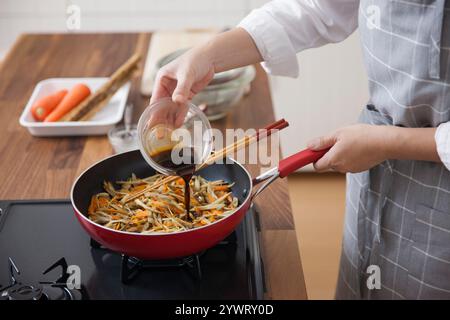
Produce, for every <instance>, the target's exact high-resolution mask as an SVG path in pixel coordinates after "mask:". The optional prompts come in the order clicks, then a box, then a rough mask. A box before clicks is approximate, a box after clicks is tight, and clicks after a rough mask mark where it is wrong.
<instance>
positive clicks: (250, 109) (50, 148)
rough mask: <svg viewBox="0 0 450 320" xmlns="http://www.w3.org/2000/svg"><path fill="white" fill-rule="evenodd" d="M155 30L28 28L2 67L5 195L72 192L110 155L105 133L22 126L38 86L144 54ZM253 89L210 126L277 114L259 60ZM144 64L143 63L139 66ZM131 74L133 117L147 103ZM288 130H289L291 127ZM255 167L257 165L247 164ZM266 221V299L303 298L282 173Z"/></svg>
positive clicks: (0, 168)
mask: <svg viewBox="0 0 450 320" xmlns="http://www.w3.org/2000/svg"><path fill="white" fill-rule="evenodd" d="M150 40H151V34H145V33H136V34H124V33H119V34H33V35H30V34H25V35H22V36H20V37H19V38H18V39H17V41H16V43H15V45H14V46H13V48H12V49H11V50H10V52H9V53H8V54H7V56H6V57H5V59H4V60H3V63H2V64H1V66H0V128H1V129H0V130H1V131H0V132H1V134H0V157H1V160H0V177H1V178H2V183H1V184H0V199H39V198H67V197H69V191H70V187H71V185H72V182H73V181H74V179H75V178H76V177H77V176H78V175H79V174H80V172H82V171H83V170H84V169H85V168H87V167H88V166H89V165H91V164H92V163H93V162H96V161H98V160H100V159H102V158H104V157H106V156H109V155H111V154H112V148H111V146H110V145H109V142H108V140H107V137H105V136H100V137H64V138H36V137H32V136H31V135H30V134H29V133H28V131H27V130H26V129H25V128H22V127H21V126H20V125H19V117H20V114H21V112H22V110H23V108H24V106H25V104H26V102H27V101H28V99H29V97H30V95H31V93H32V91H33V88H34V86H35V85H36V84H37V82H39V81H40V80H43V79H46V78H52V77H105V76H109V75H110V74H111V73H112V72H113V71H114V70H116V69H117V68H118V67H119V66H120V65H121V64H122V63H123V62H124V61H126V59H128V58H129V57H130V56H131V55H132V54H133V53H135V52H136V53H141V55H142V56H143V57H145V56H146V51H147V48H148V43H149V41H150ZM256 69H257V75H256V78H255V80H254V81H253V82H252V85H251V92H250V94H249V95H248V96H246V97H245V98H244V99H243V100H242V101H241V102H240V103H239V104H238V105H237V106H235V109H234V110H233V112H232V113H231V114H230V115H229V116H228V117H226V118H225V119H222V120H220V121H217V122H214V123H213V126H215V127H217V128H220V129H222V130H224V129H226V128H243V129H247V128H261V127H264V126H265V125H267V124H269V123H271V122H273V121H274V114H273V108H272V101H271V96H270V90H269V84H268V79H267V76H266V75H265V73H264V71H263V70H262V69H261V68H260V67H259V66H257V67H256ZM141 70H142V68H141ZM140 76H141V74H138V75H137V76H136V77H135V78H134V79H133V81H132V87H131V91H130V95H129V98H128V102H131V103H133V104H134V106H135V108H134V114H133V121H134V122H137V120H138V118H139V115H140V114H141V112H142V111H143V110H144V108H145V107H146V106H147V104H148V98H145V97H143V96H141V95H140V93H139V86H140ZM287 130H288V129H287ZM249 170H250V171H251V172H252V174H254V175H256V174H258V173H259V172H260V167H259V166H258V165H251V166H249ZM256 202H257V204H258V207H259V211H260V215H261V226H262V240H263V241H262V250H263V256H264V264H265V270H266V273H267V275H266V281H267V282H268V283H267V288H268V292H267V298H272V299H306V290H305V283H304V279H303V271H302V266H301V261H300V255H299V251H298V245H297V240H296V236H295V231H294V221H293V217H292V211H291V206H290V200H289V194H288V190H287V182H286V181H284V180H281V179H279V180H278V181H276V182H275V183H273V185H272V186H271V187H269V189H267V190H266V191H265V192H264V193H263V194H262V195H261V196H260V197H259V199H257V200H256Z"/></svg>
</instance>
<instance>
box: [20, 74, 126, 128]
mask: <svg viewBox="0 0 450 320" xmlns="http://www.w3.org/2000/svg"><path fill="white" fill-rule="evenodd" d="M107 80H108V78H50V79H46V80H42V81H40V82H39V83H38V84H37V85H36V87H35V88H34V90H33V94H32V95H31V98H30V100H28V103H27V105H26V106H25V109H24V110H23V112H22V115H21V116H20V120H19V122H20V125H22V126H23V127H26V128H27V129H28V131H29V132H30V133H31V134H32V135H33V136H38V137H50V136H87V135H103V134H107V133H108V131H109V130H110V129H111V128H112V127H114V125H115V124H116V123H118V122H119V121H120V120H122V117H123V112H124V110H125V106H126V102H127V98H128V92H129V91H130V83H129V82H128V83H126V84H125V85H123V86H122V87H121V88H120V89H119V90H118V91H117V92H116V93H115V94H114V96H113V97H112V98H111V100H109V102H108V104H107V105H105V106H104V107H103V108H102V109H101V110H99V111H98V112H97V114H95V116H94V117H92V119H90V120H89V121H61V122H60V121H57V122H39V121H36V120H34V118H33V115H32V114H31V106H32V105H33V104H34V102H35V101H36V100H37V99H39V98H41V97H43V96H46V95H48V94H51V93H53V92H55V91H58V90H61V89H67V90H70V89H71V88H72V87H73V86H74V85H75V84H77V83H84V84H86V85H87V86H88V87H89V89H91V92H92V93H94V92H95V91H96V90H97V89H98V88H100V87H101V85H102V84H104V83H105V82H106V81H107Z"/></svg>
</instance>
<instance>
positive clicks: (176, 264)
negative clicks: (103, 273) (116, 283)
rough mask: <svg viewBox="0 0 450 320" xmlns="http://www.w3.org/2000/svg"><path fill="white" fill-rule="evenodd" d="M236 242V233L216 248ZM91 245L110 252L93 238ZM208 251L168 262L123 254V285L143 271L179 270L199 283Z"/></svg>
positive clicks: (121, 275) (121, 276)
mask: <svg viewBox="0 0 450 320" xmlns="http://www.w3.org/2000/svg"><path fill="white" fill-rule="evenodd" d="M236 241H237V237H236V233H235V232H233V233H231V234H230V235H229V236H228V237H227V238H226V239H224V240H223V241H221V242H219V243H218V244H217V245H216V246H231V245H234V246H236ZM90 244H91V247H92V248H93V249H103V250H107V251H110V250H109V249H107V248H105V247H103V246H102V245H101V244H100V243H98V242H97V241H95V240H94V239H92V238H91V240H90ZM206 251H207V250H206ZM206 251H203V252H200V253H197V254H194V255H191V256H187V257H182V258H175V259H167V260H142V259H139V258H136V257H130V256H127V255H125V254H122V263H121V271H120V280H121V282H122V283H123V284H130V283H131V282H132V281H133V280H134V279H135V278H136V277H137V276H138V275H139V273H140V272H141V271H143V270H149V269H153V270H155V269H174V268H179V269H184V270H186V271H187V272H189V274H190V275H192V277H193V278H194V280H197V281H199V280H201V279H202V268H201V263H200V260H201V257H202V255H203V254H204V253H205V252H206Z"/></svg>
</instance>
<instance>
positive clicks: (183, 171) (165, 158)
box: [150, 147, 196, 220]
mask: <svg viewBox="0 0 450 320" xmlns="http://www.w3.org/2000/svg"><path fill="white" fill-rule="evenodd" d="M173 151H174V150H173V149H172V148H170V149H163V150H161V151H158V152H155V153H153V154H152V155H150V156H151V157H152V159H153V160H154V161H155V162H156V163H158V164H159V165H160V166H162V167H165V168H168V169H170V170H173V171H175V173H176V175H177V176H180V177H181V178H182V179H183V180H184V207H185V208H186V216H187V220H191V216H190V215H189V210H190V207H191V191H190V185H189V182H190V181H191V178H192V176H193V175H194V172H195V160H196V153H195V149H194V148H192V147H183V148H178V149H176V150H175V152H177V153H178V155H179V156H180V158H181V159H183V162H182V163H180V164H178V163H174V162H173V160H172V152H173Z"/></svg>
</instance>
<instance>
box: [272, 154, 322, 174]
mask: <svg viewBox="0 0 450 320" xmlns="http://www.w3.org/2000/svg"><path fill="white" fill-rule="evenodd" d="M328 150H330V148H327V149H323V150H319V151H313V150H311V149H305V150H302V151H300V152H297V153H295V154H293V155H292V156H289V157H287V158H285V159H283V160H281V161H280V163H279V164H278V172H279V176H280V177H281V178H284V177H286V176H288V175H289V174H291V173H292V172H294V171H295V170H297V169H300V168H302V167H304V166H306V165H307V164H310V163H314V162H316V161H317V160H319V159H320V158H322V157H323V156H324V155H325V153H327V152H328Z"/></svg>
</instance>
